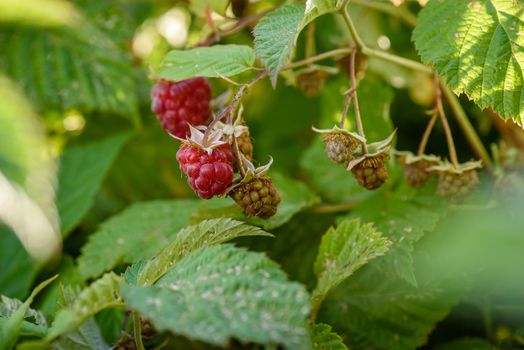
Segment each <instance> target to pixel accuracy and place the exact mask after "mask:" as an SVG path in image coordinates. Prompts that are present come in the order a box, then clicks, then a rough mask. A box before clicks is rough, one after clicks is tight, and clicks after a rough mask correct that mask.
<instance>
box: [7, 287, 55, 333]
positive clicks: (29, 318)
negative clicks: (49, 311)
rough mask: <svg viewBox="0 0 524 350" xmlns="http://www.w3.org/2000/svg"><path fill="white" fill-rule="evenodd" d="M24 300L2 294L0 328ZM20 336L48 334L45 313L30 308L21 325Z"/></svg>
mask: <svg viewBox="0 0 524 350" xmlns="http://www.w3.org/2000/svg"><path fill="white" fill-rule="evenodd" d="M22 304H23V303H22V302H21V301H20V300H18V299H11V298H8V297H6V296H5V295H0V328H2V326H3V323H4V322H6V320H7V319H9V318H10V317H11V316H12V315H13V314H14V313H15V312H16V311H17V310H18V309H19V308H20V307H22ZM19 334H20V336H22V337H23V336H32V337H45V336H46V334H47V321H46V319H45V317H44V315H43V314H42V313H41V312H40V311H37V310H34V309H31V308H29V309H28V310H27V311H26V313H25V315H24V320H23V321H22V324H21V326H20V333H19Z"/></svg>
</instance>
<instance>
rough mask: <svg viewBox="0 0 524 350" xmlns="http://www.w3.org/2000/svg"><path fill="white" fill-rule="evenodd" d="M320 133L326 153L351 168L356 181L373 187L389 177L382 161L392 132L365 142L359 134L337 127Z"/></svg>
mask: <svg viewBox="0 0 524 350" xmlns="http://www.w3.org/2000/svg"><path fill="white" fill-rule="evenodd" d="M314 130H315V131H317V132H319V133H322V134H323V135H322V140H323V141H324V143H325V145H326V154H327V156H328V158H329V159H331V160H332V161H333V162H335V163H337V164H339V165H341V166H343V167H344V168H346V169H347V170H348V171H351V173H352V174H353V176H354V177H355V179H356V180H357V182H358V183H359V184H360V185H361V186H362V187H364V188H366V189H368V190H375V189H377V188H379V187H380V186H382V184H384V182H386V180H387V179H388V170H387V168H386V164H385V161H386V160H387V159H389V155H388V151H389V149H390V148H391V142H392V139H393V136H394V133H393V134H391V135H390V136H389V137H388V138H387V139H385V140H382V141H380V142H375V143H372V144H369V145H367V144H366V139H365V138H363V137H362V136H360V135H358V134H355V133H352V132H349V131H347V130H344V129H340V128H338V127H334V128H333V129H328V130H319V129H314Z"/></svg>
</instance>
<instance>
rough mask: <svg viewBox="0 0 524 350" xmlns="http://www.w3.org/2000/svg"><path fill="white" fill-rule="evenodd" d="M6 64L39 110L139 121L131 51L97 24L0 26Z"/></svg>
mask: <svg viewBox="0 0 524 350" xmlns="http://www.w3.org/2000/svg"><path fill="white" fill-rule="evenodd" d="M0 42H1V43H2V45H0V53H1V54H2V56H3V58H4V59H3V60H0V67H1V68H3V69H4V70H5V71H6V72H7V73H8V74H9V75H10V76H11V77H12V78H13V80H15V81H16V82H17V83H18V84H19V85H20V86H21V87H23V88H24V89H25V91H26V93H27V95H28V96H29V98H30V99H31V101H33V102H34V103H35V104H36V106H37V107H38V109H39V110H41V111H43V110H49V109H59V110H68V109H71V108H74V109H79V110H80V111H81V112H85V113H89V112H101V113H105V114H116V115H120V116H123V117H125V118H128V119H131V120H132V121H133V122H135V123H138V122H139V115H138V103H137V93H136V86H135V79H134V68H133V65H132V61H131V57H130V55H128V54H126V53H124V52H123V51H121V49H119V48H118V46H117V45H116V44H115V43H114V42H113V40H112V38H111V37H110V36H108V35H106V34H105V33H104V32H102V31H101V30H99V29H98V28H97V27H95V26H93V25H91V24H90V23H87V22H85V21H80V23H78V25H77V26H75V28H74V29H72V28H65V27H59V28H52V29H47V30H45V31H43V30H35V29H30V28H17V29H12V30H2V31H1V32H0Z"/></svg>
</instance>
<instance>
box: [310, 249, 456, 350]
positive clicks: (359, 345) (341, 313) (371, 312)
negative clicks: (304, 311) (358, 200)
mask: <svg viewBox="0 0 524 350" xmlns="http://www.w3.org/2000/svg"><path fill="white" fill-rule="evenodd" d="M380 260H381V259H379V260H375V261H374V262H372V263H371V264H369V265H367V266H366V267H364V268H363V269H361V270H359V271H358V272H357V273H356V274H355V275H353V276H352V277H351V278H349V279H347V280H346V282H344V283H342V284H341V285H340V286H339V287H338V288H336V289H335V290H333V291H332V292H331V293H330V294H329V296H328V297H327V298H326V299H325V300H324V302H323V303H322V308H321V309H320V313H319V317H318V318H319V320H320V321H325V322H328V321H329V323H330V324H331V325H332V326H333V328H334V330H335V331H336V332H337V333H338V334H340V335H342V336H343V337H344V339H347V340H348V343H349V344H348V345H349V346H350V347H354V348H355V349H367V348H372V349H377V350H406V349H416V348H418V347H419V346H420V345H422V344H424V343H425V342H426V339H427V336H428V335H429V333H430V332H431V331H432V330H433V328H434V327H435V325H436V324H437V322H439V321H441V320H442V319H443V318H444V317H445V316H446V315H447V314H448V312H449V311H450V309H451V307H452V306H453V305H454V304H455V303H456V302H457V301H458V295H459V294H457V293H455V292H453V291H449V290H444V289H442V287H441V285H440V284H439V283H437V282H436V281H429V280H431V278H428V281H419V287H418V288H416V287H413V286H411V285H409V284H407V283H406V282H404V281H402V280H399V279H396V278H395V276H391V275H389V274H387V273H384V272H381V271H380V270H377V269H375V268H374V267H373V265H374V263H376V262H378V261H380Z"/></svg>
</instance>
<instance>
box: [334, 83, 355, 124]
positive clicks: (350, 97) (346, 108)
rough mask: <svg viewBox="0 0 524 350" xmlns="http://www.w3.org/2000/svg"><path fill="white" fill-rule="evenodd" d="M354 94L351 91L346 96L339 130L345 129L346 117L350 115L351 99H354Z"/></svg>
mask: <svg viewBox="0 0 524 350" xmlns="http://www.w3.org/2000/svg"><path fill="white" fill-rule="evenodd" d="M353 92H354V91H351V92H349V93H348V94H346V100H345V101H344V109H343V110H342V117H341V118H340V123H339V125H338V126H339V128H341V129H344V124H345V122H346V116H347V115H348V110H349V105H350V104H351V99H352V98H353Z"/></svg>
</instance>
